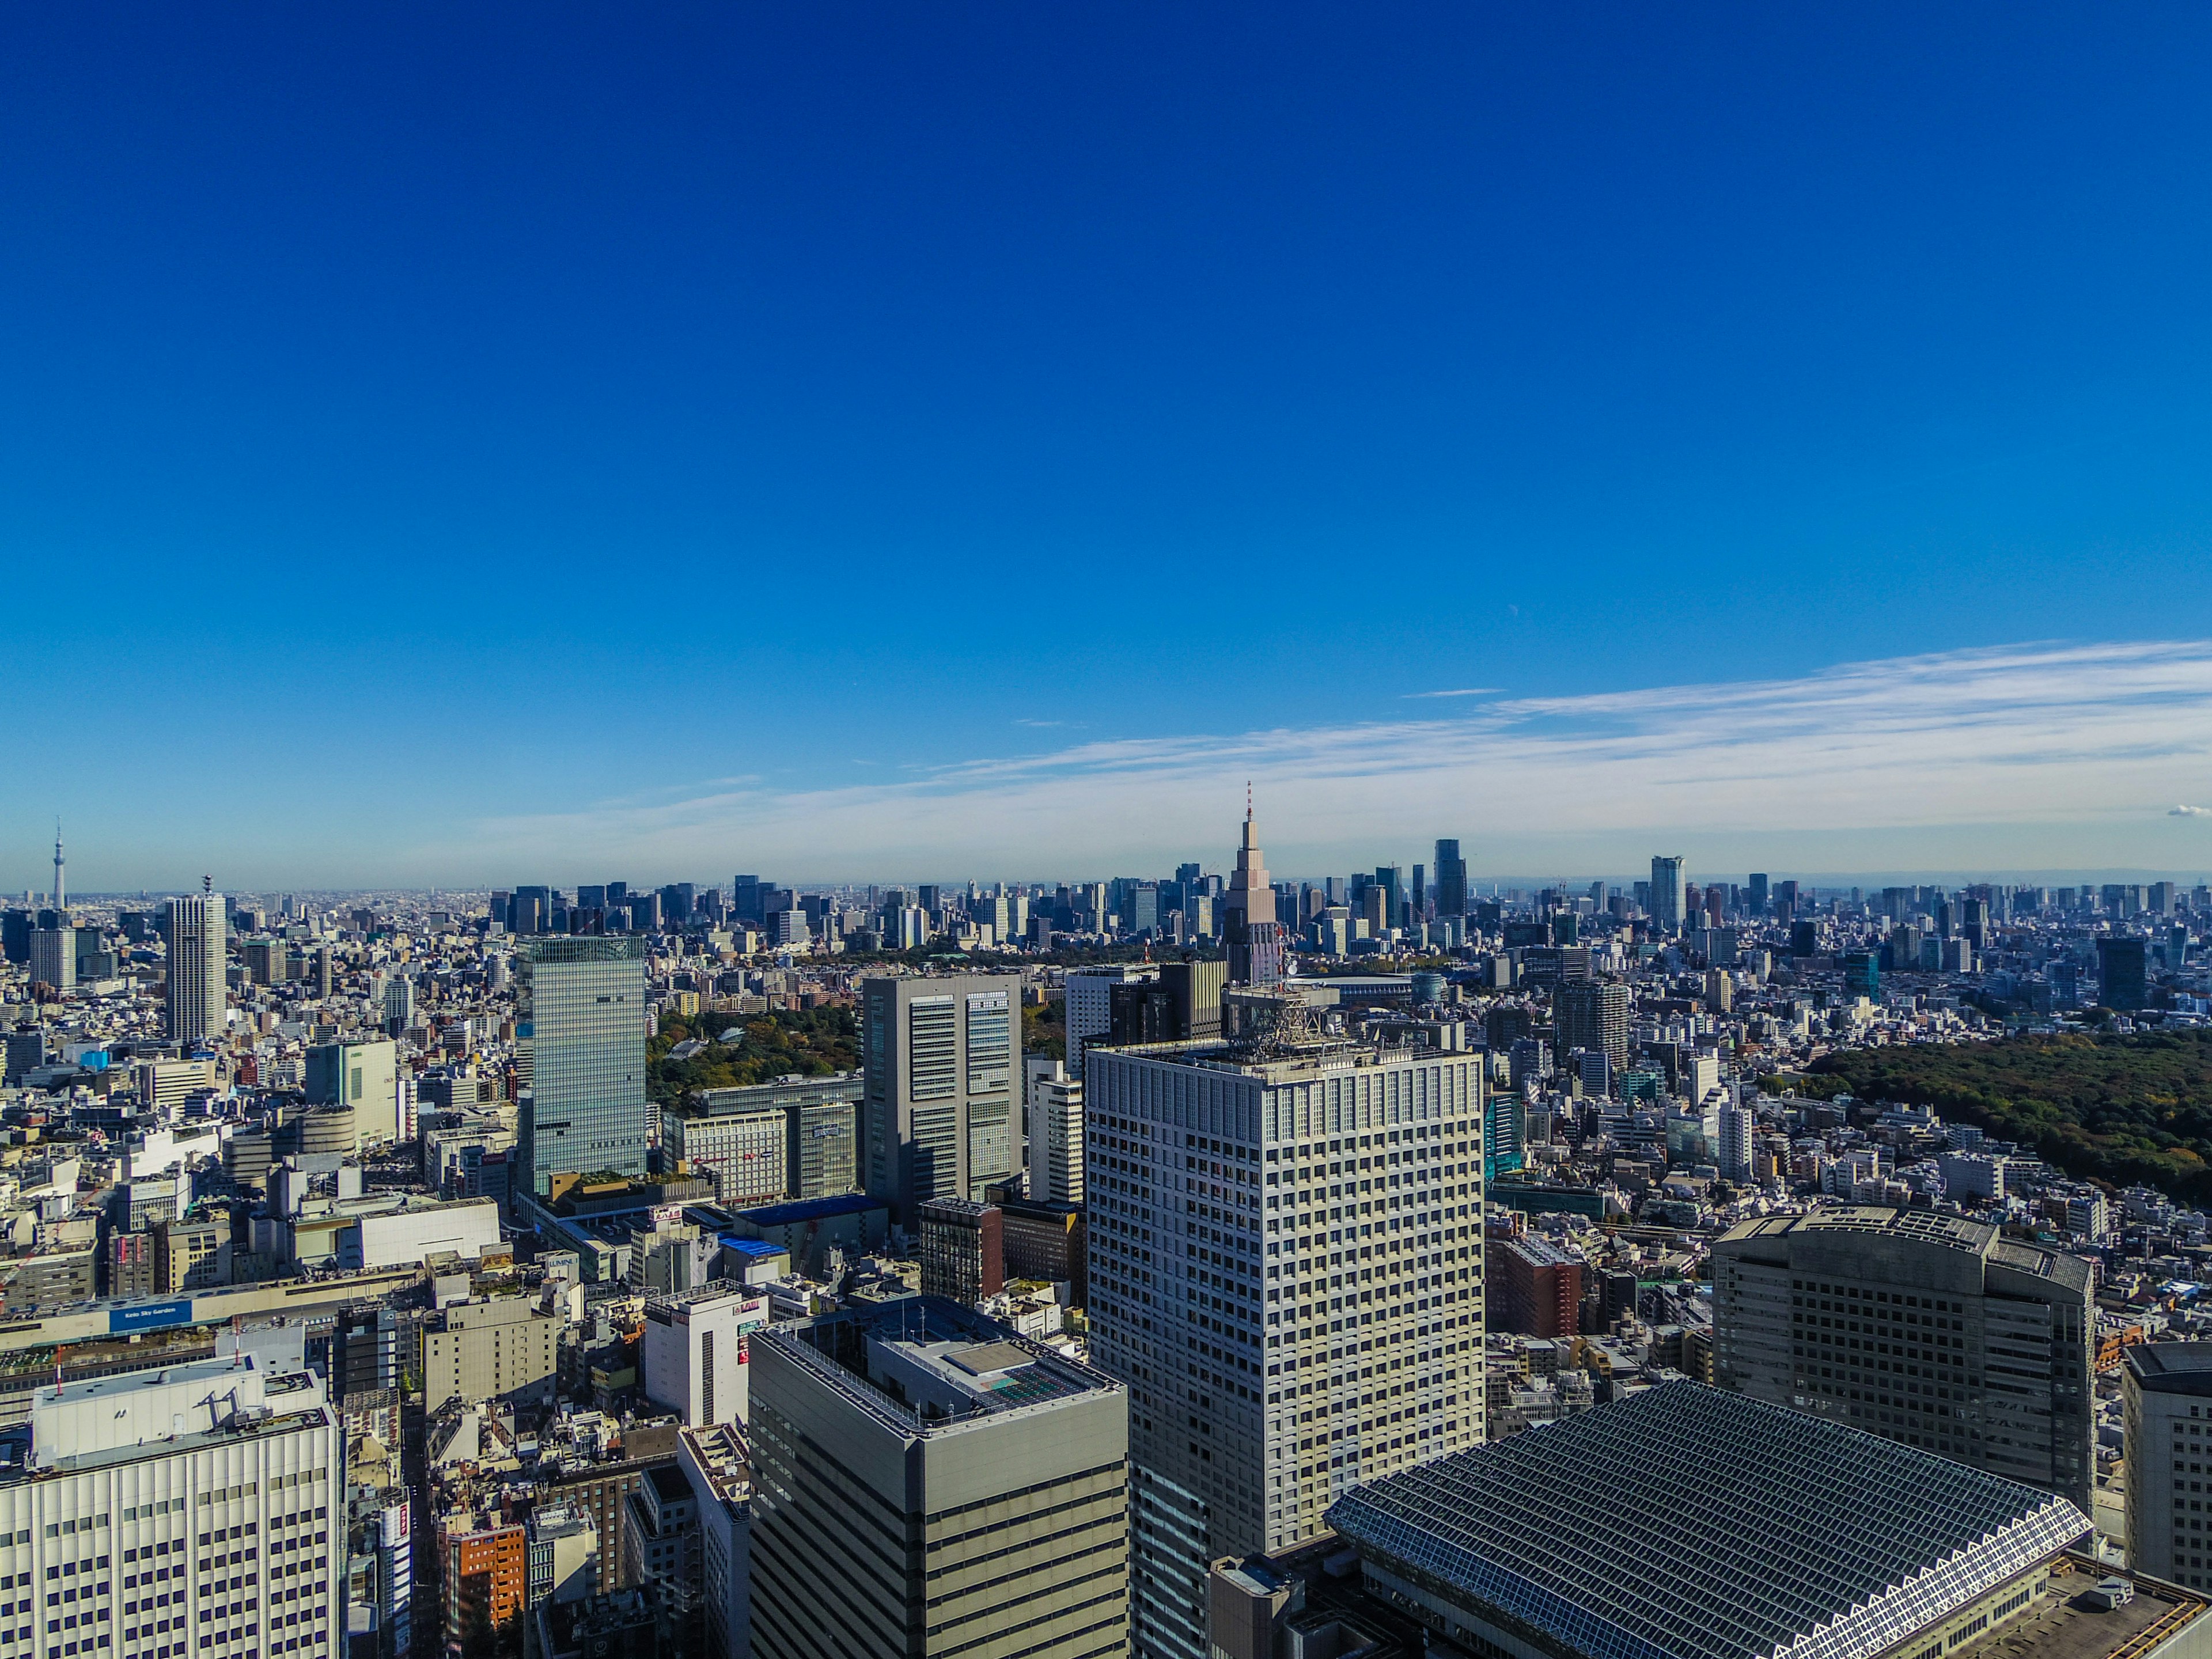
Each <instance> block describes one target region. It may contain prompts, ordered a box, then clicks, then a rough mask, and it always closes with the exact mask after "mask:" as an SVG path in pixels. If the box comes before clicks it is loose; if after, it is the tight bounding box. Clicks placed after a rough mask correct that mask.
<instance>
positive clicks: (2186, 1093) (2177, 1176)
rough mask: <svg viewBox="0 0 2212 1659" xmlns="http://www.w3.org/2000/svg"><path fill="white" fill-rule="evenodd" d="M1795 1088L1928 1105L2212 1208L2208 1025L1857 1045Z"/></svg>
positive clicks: (2088, 1168) (2078, 1166)
mask: <svg viewBox="0 0 2212 1659" xmlns="http://www.w3.org/2000/svg"><path fill="white" fill-rule="evenodd" d="M1803 1086H1805V1087H1806V1089H1807V1090H1808V1092H1811V1093H1814V1094H1818V1095H1821V1096H1825V1097H1833V1096H1835V1095H1838V1094H1850V1095H1852V1096H1855V1097H1858V1098H1859V1099H1862V1100H1870V1101H1878V1102H1885V1103H1888V1102H1895V1103H1905V1104H1911V1105H1916V1106H1918V1105H1925V1106H1933V1107H1934V1108H1935V1109H1936V1110H1937V1111H1938V1112H1940V1113H1942V1115H1943V1116H1945V1117H1946V1118H1951V1119H1955V1120H1957V1121H1961V1122H1966V1123H1972V1124H1976V1125H1978V1126H1979V1127H1981V1128H1983V1129H1984V1130H1985V1131H1987V1132H1988V1133H1990V1134H1991V1135H1994V1136H1996V1137H1998V1138H2000V1139H2005V1140H2014V1141H2018V1142H2020V1143H2021V1144H2022V1145H2023V1146H2027V1147H2029V1148H2032V1149H2033V1151H2034V1152H2036V1153H2037V1155H2038V1156H2039V1157H2041V1158H2043V1159H2044V1160H2045V1162H2047V1163H2049V1164H2051V1165H2053V1166H2054V1167H2056V1168H2057V1169H2061V1170H2065V1171H2066V1172H2067V1173H2068V1174H2069V1175H2073V1176H2080V1177H2083V1178H2087V1179H2093V1180H2100V1181H2106V1182H2112V1183H2113V1184H2114V1185H2117V1186H2133V1185H2137V1184H2141V1185H2145V1186H2151V1187H2156V1188H2160V1190H2162V1191H2164V1192H2166V1193H2167V1194H2170V1195H2172V1197H2174V1198H2176V1199H2179V1200H2184V1201H2185V1202H2188V1203H2191V1204H2200V1205H2201V1204H2212V1030H2175V1031H2153V1032H2147V1033H2138V1034H2131V1035H2129V1036H2105V1035H2099V1036H2092V1035H2089V1034H2087V1033H2073V1032H2069V1033H2065V1034H2063V1035H2060V1036H2020V1037H2008V1038H2006V1039H2003V1040H2002V1041H2000V1042H1965V1043H1945V1044H1936V1043H1912V1044H1904V1045H1899V1046H1897V1047H1894V1048H1855V1049H1850V1050H1848V1051H1846V1052H1843V1053H1838V1054H1826V1055H1823V1056H1822V1057H1821V1058H1820V1060H1816V1061H1814V1064H1813V1067H1812V1073H1811V1075H1810V1076H1809V1077H1808V1078H1807V1079H1804V1080H1803Z"/></svg>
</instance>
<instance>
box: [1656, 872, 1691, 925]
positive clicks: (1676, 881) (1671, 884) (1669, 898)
mask: <svg viewBox="0 0 2212 1659" xmlns="http://www.w3.org/2000/svg"><path fill="white" fill-rule="evenodd" d="M1687 897H1688V894H1687V892H1686V890H1685V885H1684V883H1683V880H1682V860H1681V859H1680V857H1674V858H1656V859H1653V860H1651V921H1652V923H1653V925H1654V926H1656V927H1657V928H1658V929H1659V931H1660V932H1661V933H1680V932H1681V931H1682V921H1683V915H1682V912H1683V907H1684V902H1685V900H1686V898H1687Z"/></svg>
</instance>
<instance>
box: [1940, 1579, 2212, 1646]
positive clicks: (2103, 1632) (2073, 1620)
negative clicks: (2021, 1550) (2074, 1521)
mask: <svg viewBox="0 0 2212 1659" xmlns="http://www.w3.org/2000/svg"><path fill="white" fill-rule="evenodd" d="M2115 1577H2117V1578H2118V1579H2120V1580H2121V1581H2122V1582H2123V1583H2126V1584H2127V1585H2128V1586H2129V1587H2130V1589H2132V1590H2133V1591H2134V1595H2133V1596H2132V1597H2131V1598H2130V1600H2128V1601H2123V1602H2121V1603H2120V1605H2118V1607H2109V1608H2107V1607H2100V1606H2098V1605H2096V1604H2095V1603H2093V1602H2092V1601H2089V1600H2088V1599H2087V1598H2086V1597H2085V1596H2084V1595H2083V1592H2084V1591H2086V1590H2089V1589H2093V1588H2095V1587H2096V1586H2097V1585H2098V1584H2100V1583H2101V1582H2103V1581H2105V1580H2107V1579H2111V1578H2115ZM2208 1613H2212V1604H2208V1603H2207V1602H2206V1601H2205V1599H2204V1598H2203V1596H2201V1595H2197V1594H2196V1592H2194V1591H2193V1590H2185V1589H2181V1588H2180V1587H2179V1585H2175V1584H2168V1583H2161V1582H2160V1580H2158V1579H2154V1578H2146V1577H2139V1576H2137V1575H2136V1574H2133V1573H2127V1572H2122V1571H2118V1569H2116V1568H2114V1567H2112V1566H2110V1565H2106V1564H2105V1563H2102V1562H2099V1561H2095V1560H2093V1559H2090V1558H2089V1557H2088V1556H2086V1555H2076V1554H2073V1553H2068V1554H2066V1555H2063V1556H2062V1557H2060V1558H2059V1559H2057V1561H2055V1562H2053V1563H2052V1564H2051V1583H2050V1585H2049V1587H2048V1588H2046V1589H2045V1590H2044V1591H2043V1593H2042V1594H2041V1595H2039V1596H2037V1597H2036V1599H2035V1601H2034V1603H2033V1605H2032V1606H2030V1607H2028V1609H2027V1611H2026V1612H2025V1613H2021V1615H2020V1617H2018V1618H2017V1619H2014V1620H2008V1621H2007V1622H2006V1623H2005V1624H2004V1625H2003V1626H2002V1627H2001V1628H1999V1629H1997V1630H1995V1631H1992V1632H1990V1634H1988V1635H1987V1636H1985V1637H1984V1638H1982V1639H1981V1640H1980V1641H1978V1642H1974V1643H1972V1644H1962V1645H1960V1646H1959V1647H1955V1648H1953V1649H1951V1650H1949V1652H1948V1654H1947V1656H1946V1659H1997V1656H1999V1655H2003V1656H2005V1659H2012V1656H2015V1655H2018V1654H2032V1655H2033V1656H2034V1659H2148V1656H2151V1655H2154V1654H2159V1653H2162V1652H2165V1651H2166V1646H2165V1644H2166V1643H2167V1642H2168V1641H2170V1640H2172V1638H2174V1637H2175V1636H2176V1635H2178V1634H2179V1633H2180V1632H2182V1631H2184V1630H2185V1629H2187V1628H2188V1627H2189V1626H2191V1625H2194V1626H2197V1633H2198V1634H2200V1635H2201V1633H2202V1632H2203V1628H2204V1623H2205V1620H2206V1618H2207V1615H2208ZM2190 1651H2192V1652H2193V1651H2196V1650H2195V1649H2193V1648H2192V1649H2191V1650H2190Z"/></svg>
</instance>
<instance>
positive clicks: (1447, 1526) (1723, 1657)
mask: <svg viewBox="0 0 2212 1659" xmlns="http://www.w3.org/2000/svg"><path fill="white" fill-rule="evenodd" d="M1328 1521H1329V1523H1330V1524H1331V1525H1332V1526H1334V1528H1336V1529H1337V1530H1338V1531H1339V1532H1340V1533H1341V1534H1344V1535H1345V1536H1346V1538H1348V1539H1349V1540H1351V1541H1352V1542H1353V1543H1354V1544H1355V1545H1356V1546H1357V1547H1358V1549H1359V1552H1360V1554H1361V1557H1362V1558H1363V1559H1364V1561H1365V1562H1366V1563H1367V1565H1368V1567H1369V1570H1370V1573H1372V1572H1374V1571H1376V1570H1378V1569H1379V1570H1381V1571H1383V1572H1384V1573H1385V1574H1386V1575H1387V1574H1394V1573H1395V1574H1401V1575H1407V1576H1410V1577H1413V1578H1415V1579H1417V1580H1419V1582H1422V1583H1427V1584H1430V1585H1431V1586H1436V1587H1440V1588H1441V1589H1442V1590H1443V1594H1444V1595H1445V1597H1446V1598H1447V1599H1448V1600H1449V1601H1454V1602H1455V1603H1457V1604H1459V1605H1461V1606H1462V1607H1465V1608H1466V1609H1468V1611H1469V1612H1470V1613H1473V1614H1474V1616H1475V1617H1477V1618H1490V1617H1498V1618H1502V1619H1503V1620H1506V1621H1508V1622H1509V1623H1517V1624H1519V1625H1522V1626H1528V1627H1530V1628H1533V1629H1534V1630H1536V1631H1538V1632H1544V1633H1545V1634H1546V1635H1547V1638H1548V1639H1550V1640H1552V1641H1554V1642H1557V1643H1559V1644H1560V1645H1561V1646H1562V1647H1563V1649H1564V1650H1565V1651H1567V1652H1570V1653H1588V1654H1602V1655H1606V1656H1608V1659H1753V1656H1759V1659H1765V1656H1767V1655H1770V1654H1772V1653H1775V1652H1776V1651H1777V1650H1786V1649H1789V1648H1790V1647H1792V1646H1793V1645H1794V1644H1796V1643H1798V1642H1799V1641H1801V1640H1802V1639H1804V1638H1808V1637H1810V1636H1812V1635H1813V1634H1814V1632H1821V1633H1822V1639H1821V1642H1820V1649H1819V1650H1820V1654H1821V1656H1823V1659H1863V1656H1871V1655H1875V1654H1879V1653H1883V1652H1886V1651H1887V1650H1888V1649H1889V1648H1890V1647H1891V1646H1893V1644H1896V1643H1897V1642H1899V1641H1900V1640H1901V1639H1902V1638H1904V1637H1905V1636H1906V1635H1908V1634H1910V1633H1911V1632H1912V1631H1914V1630H1917V1629H1920V1628H1922V1627H1923V1626H1925V1625H1927V1624H1928V1623H1929V1622H1930V1621H1931V1620H1935V1619H1936V1618H1939V1617H1941V1616H1942V1613H1943V1612H1944V1611H1945V1610H1947V1609H1948V1608H1951V1607H1959V1606H1963V1605H1965V1604H1966V1602H1968V1601H1972V1600H1973V1599H1974V1598H1975V1597H1977V1596H1978V1595H1982V1594H1984V1592H1986V1591H1987V1590H1989V1589H1993V1588H1995V1587H1996V1585H1998V1584H2000V1583H2003V1582H2004V1581H2005V1580H2006V1579H2008V1578H2010V1577H2014V1576H2015V1575H2017V1574H2019V1573H2021V1572H2024V1571H2027V1569H2028V1568H2029V1567H2031V1566H2033V1565H2034V1564H2036V1563H2037V1562H2038V1561H2040V1560H2042V1559H2045V1558H2047V1557H2048V1556H2050V1555H2051V1553H2054V1552H2055V1551H2057V1550H2058V1549H2060V1548H2062V1547H2065V1546H2066V1545H2068V1544H2070V1543H2072V1542H2073V1541H2075V1540H2076V1539H2078V1538H2080V1537H2081V1535H2082V1534H2085V1533H2087V1531H2088V1530H2089V1522H2088V1519H2087V1517H2086V1516H2083V1515H2082V1514H2081V1511H2080V1510H2076V1509H2075V1508H2074V1506H2073V1505H2072V1504H2069V1503H2067V1502H2066V1501H2065V1500H2064V1499H2063V1498H2053V1497H2051V1496H2050V1495H2049V1494H2048V1493H2045V1492H2037V1491H2035V1490H2033V1488H2031V1487H2027V1486H2020V1485H2017V1484H2015V1483H2014V1482H2012V1481H2009V1480H2001V1479H1999V1478H1998V1477H1996V1476H1995V1475H1991V1474H1984V1473H1983V1472H1982V1471H1980V1470H1978V1469H1973V1468H1967V1467H1966V1465H1964V1464H1960V1463H1954V1462H1949V1461H1948V1460H1947V1459H1944V1458H1940V1457H1936V1456H1933V1455H1929V1454H1928V1453H1925V1452H1920V1451H1916V1450H1914V1449H1911V1448H1910V1447H1907V1446H1902V1445H1899V1444H1896V1443H1893V1442H1890V1441H1887V1440H1881V1439H1878V1438H1876V1437H1874V1436H1872V1435H1868V1434H1863V1433H1862V1432H1860V1431H1857V1430H1855V1429H1849V1428H1844V1427H1843V1426H1841V1425H1836V1424H1829V1423H1822V1422H1819V1421H1817V1420H1813V1419H1807V1418H1805V1417H1804V1416H1802V1415H1801V1414H1799V1413H1795V1412H1790V1411H1787V1410H1785V1409H1784V1408H1782V1407H1775V1406H1768V1405H1765V1404H1763V1403H1761V1402H1759V1401H1753V1400H1747V1399H1745V1398H1743V1397H1742V1396H1741V1395H1732V1394H1726V1393H1723V1392H1722V1391H1720V1390H1719V1389H1711V1388H1707V1387H1705V1385H1704V1384H1702V1383H1692V1382H1689V1381H1680V1382H1674V1383H1664V1384H1662V1385H1661V1386H1659V1387H1657V1388H1654V1389H1648V1390H1646V1391H1644V1393H1642V1394H1640V1395H1635V1396H1633V1397H1632V1398H1629V1399H1627V1400H1624V1401H1618V1402H1616V1403H1615V1404H1613V1405H1611V1406H1608V1407H1605V1408H1604V1409H1603V1410H1601V1411H1594V1412H1588V1413H1583V1414H1581V1415H1579V1416H1576V1417H1573V1418H1571V1419H1567V1420H1566V1421H1565V1422H1561V1423H1558V1424H1554V1425H1549V1426H1547V1427H1545V1428H1543V1429H1541V1430H1538V1431H1533V1432H1530V1433H1527V1434H1522V1435H1519V1436H1516V1437H1514V1438H1512V1439H1510V1440H1507V1441H1504V1442H1502V1443H1498V1444H1496V1445H1490V1446H1483V1447H1478V1448H1476V1449H1472V1450H1469V1451H1466V1452H1462V1453H1460V1454H1459V1455H1456V1456H1454V1457H1449V1458H1446V1459H1444V1460H1443V1461H1442V1462H1437V1463H1431V1464H1429V1465H1427V1466H1425V1467H1424V1468H1418V1469H1413V1470H1409V1471H1407V1473H1405V1474H1398V1475H1394V1476H1391V1477H1389V1479H1387V1480H1382V1481H1379V1482H1377V1483H1376V1484H1375V1485H1373V1486H1365V1487H1361V1488H1358V1489H1357V1490H1355V1491H1353V1492H1351V1493H1349V1494H1347V1495H1346V1497H1344V1498H1341V1499H1340V1500H1339V1501H1338V1502H1337V1503H1336V1504H1334V1506H1333V1507H1332V1508H1331V1509H1330V1510H1329V1512H1328Z"/></svg>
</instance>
